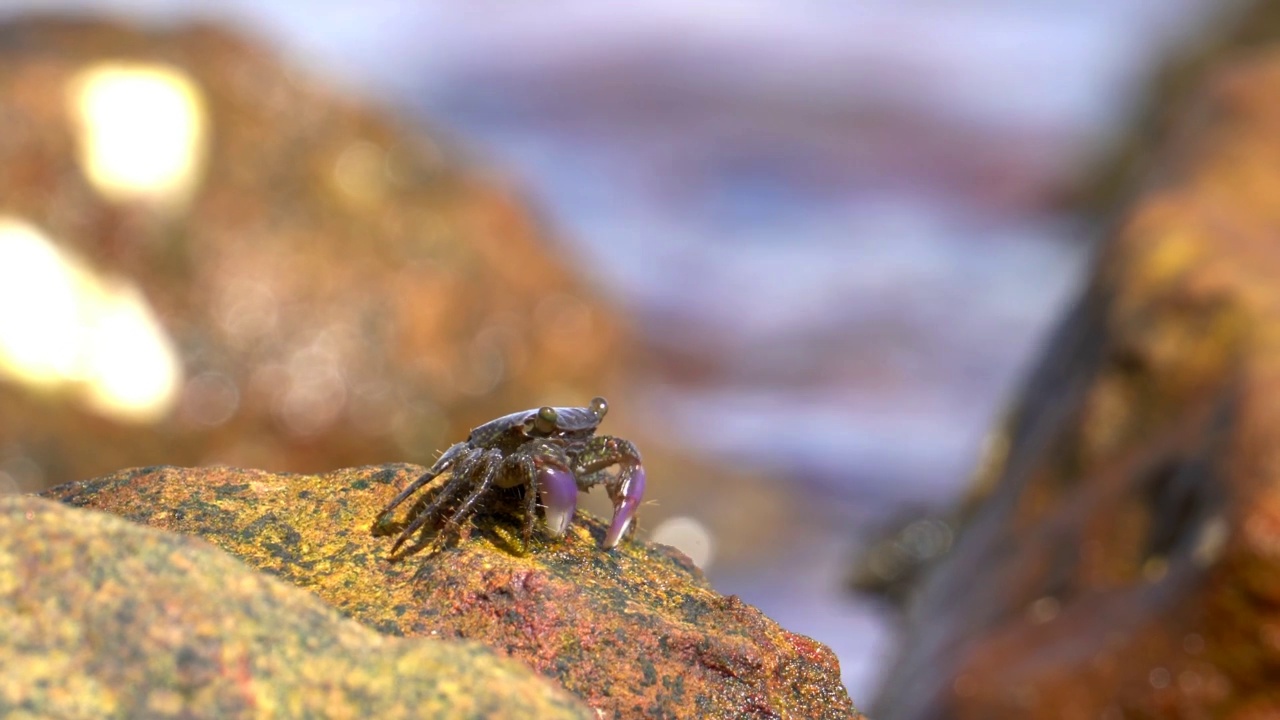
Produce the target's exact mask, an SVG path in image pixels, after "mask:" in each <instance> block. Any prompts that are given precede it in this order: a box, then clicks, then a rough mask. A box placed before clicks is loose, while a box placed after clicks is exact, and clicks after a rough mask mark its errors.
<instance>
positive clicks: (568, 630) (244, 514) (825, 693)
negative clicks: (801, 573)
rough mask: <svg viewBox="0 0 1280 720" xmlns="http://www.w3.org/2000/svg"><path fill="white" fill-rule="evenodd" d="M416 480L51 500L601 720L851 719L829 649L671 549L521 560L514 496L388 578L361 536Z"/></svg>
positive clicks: (375, 548)
mask: <svg viewBox="0 0 1280 720" xmlns="http://www.w3.org/2000/svg"><path fill="white" fill-rule="evenodd" d="M422 470H423V468H420V467H416V466H409V465H383V466H373V467H365V468H358V469H354V470H344V471H339V472H334V473H329V474H326V475H315V476H309V475H277V474H272V473H267V472H262V471H254V470H233V469H227V468H209V469H180V468H171V467H166V468H144V469H139V470H130V471H125V472H121V473H117V474H115V475H111V476H107V477H104V478H99V479H96V480H92V481H87V482H80V483H72V484H69V485H64V486H61V487H58V488H53V489H51V490H49V491H47V492H46V493H45V494H46V496H49V497H52V498H57V499H60V500H62V501H64V502H67V503H69V504H71V505H75V506H81V507H87V508H93V509H98V510H105V511H108V512H111V513H115V514H117V515H120V516H122V517H125V518H128V519H131V520H134V521H137V522H140V523H144V524H147V525H152V526H155V527H160V528H164V529H166V530H170V531H174V532H179V533H185V534H190V535H196V536H199V537H202V538H204V539H206V540H208V541H210V542H212V543H213V544H215V545H217V546H219V547H221V548H223V549H224V550H227V551H228V552H230V553H231V554H233V555H236V556H238V557H240V558H242V559H243V560H244V561H245V562H247V563H249V564H250V565H252V566H254V567H257V568H259V569H262V570H265V571H267V572H269V573H271V574H274V575H277V576H279V577H282V578H284V579H285V580H288V581H290V582H292V583H294V584H296V585H299V586H301V587H304V588H307V589H309V590H311V591H313V592H315V593H316V594H317V595H319V596H320V597H321V598H322V599H324V600H325V601H326V602H328V603H329V604H330V605H332V606H333V607H335V608H337V609H338V610H339V611H341V612H342V613H343V614H345V615H348V616H350V617H352V618H354V619H356V620H358V621H360V622H361V623H363V624H365V625H367V626H369V627H372V628H375V629H377V630H379V631H381V632H383V633H387V634H391V635H405V636H417V637H442V638H465V639H470V640H477V641H480V642H482V643H484V644H485V645H488V646H489V647H491V648H494V649H497V650H499V651H501V652H503V653H507V654H510V655H511V656H512V657H515V658H518V659H520V660H522V661H523V662H525V663H526V664H528V665H529V666H531V667H533V668H534V669H535V670H537V671H538V672H540V673H542V674H544V675H546V676H549V677H552V678H555V679H556V680H558V681H559V682H560V683H561V684H562V685H563V686H564V687H565V688H566V689H568V690H569V691H570V692H572V693H574V694H575V695H577V696H578V697H580V698H582V699H583V700H585V701H586V703H587V704H588V705H590V706H591V707H593V708H595V709H597V710H598V711H599V712H601V713H602V716H603V717H616V718H655V717H672V718H675V717H679V718H686V717H689V718H692V717H706V718H720V717H732V718H761V719H763V718H806V719H811V720H822V719H826V718H831V719H834V718H854V717H861V716H860V715H858V714H857V712H856V710H855V709H854V707H853V705H852V703H851V702H850V700H849V696H848V694H847V692H846V691H845V689H844V687H843V685H841V682H840V672H839V665H838V663H837V661H836V658H835V655H834V654H833V653H832V652H831V651H830V650H829V649H827V648H826V647H824V646H822V645H820V644H818V643H816V642H814V641H812V640H810V639H808V638H804V637H801V636H798V635H795V634H793V633H789V632H787V631H786V630H783V629H782V628H780V627H778V625H777V624H776V623H774V622H773V621H772V620H770V619H768V618H767V617H765V616H764V615H762V614H761V613H760V611H759V610H756V609H755V608H753V607H751V606H749V605H746V604H745V603H743V602H742V601H740V600H739V599H738V598H737V597H733V596H730V597H724V596H722V595H720V594H718V593H716V592H715V591H714V590H712V589H711V587H710V586H709V585H708V583H707V581H706V579H705V578H704V577H703V575H702V574H701V573H700V572H699V571H698V570H697V569H696V568H695V567H693V565H692V564H691V563H690V562H689V561H688V559H687V558H685V557H684V556H683V555H681V554H680V553H679V552H677V551H675V550H673V549H671V548H667V547H665V546H662V545H647V544H643V543H639V542H631V541H624V542H623V543H622V544H621V545H620V546H619V547H618V548H616V549H615V550H612V551H604V550H601V549H600V547H599V546H600V540H601V538H602V537H603V535H604V532H605V529H606V528H605V525H604V524H603V523H601V522H600V521H598V520H596V519H595V518H591V517H584V516H583V514H582V513H579V517H578V519H577V521H575V523H574V524H573V525H571V526H570V529H569V532H568V535H567V536H566V538H565V539H564V540H563V541H551V540H546V539H544V538H543V537H542V536H541V535H540V534H539V535H537V536H535V541H534V546H533V548H531V551H530V552H528V553H527V554H522V553H521V550H520V547H519V546H520V542H521V540H520V536H521V523H520V521H519V516H518V514H517V513H518V512H519V507H520V506H521V503H520V502H519V501H518V498H511V499H513V500H515V502H513V503H511V505H512V506H511V507H506V506H505V505H502V504H499V505H498V506H491V507H490V508H489V509H488V510H489V511H488V512H484V513H482V514H480V515H478V516H477V517H476V520H475V523H476V524H475V527H474V528H473V529H472V531H471V532H470V533H469V537H467V538H465V539H463V540H462V541H460V542H459V543H457V544H456V545H453V546H449V547H446V548H444V549H443V550H441V551H439V552H437V553H435V554H433V555H427V554H418V555H413V556H410V557H409V558H407V559H406V560H404V561H403V562H400V563H396V564H389V563H388V562H387V561H386V559H385V558H386V554H387V552H388V550H389V549H390V545H391V543H390V542H389V541H388V540H386V539H384V538H374V537H373V536H372V535H370V534H369V531H368V530H369V524H370V523H371V522H372V520H373V518H374V516H375V515H376V514H377V512H378V511H379V510H380V509H381V508H382V506H383V505H385V504H386V502H387V501H388V500H389V499H390V498H391V497H392V496H393V495H394V494H395V493H396V492H397V491H398V489H399V488H400V487H403V486H404V485H405V484H406V483H408V482H409V481H410V480H412V479H413V478H414V477H416V475H417V474H418V473H421V472H422Z"/></svg>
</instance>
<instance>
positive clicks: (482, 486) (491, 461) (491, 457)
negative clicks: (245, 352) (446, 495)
mask: <svg viewBox="0 0 1280 720" xmlns="http://www.w3.org/2000/svg"><path fill="white" fill-rule="evenodd" d="M479 463H480V467H481V471H480V472H481V475H480V482H478V483H476V486H475V489H473V490H472V491H471V494H470V495H467V497H466V499H465V500H463V501H462V502H461V503H459V504H458V507H457V508H456V509H455V510H454V511H453V515H450V516H449V520H448V525H449V527H450V528H452V529H456V528H457V527H458V526H459V525H460V524H461V523H462V518H464V517H466V515H467V513H468V512H470V511H471V508H472V506H474V505H475V504H476V501H477V500H479V499H480V496H481V495H484V493H485V491H486V490H488V489H489V488H490V487H492V486H493V479H494V478H495V477H497V475H498V470H499V469H500V468H501V467H502V452H501V451H499V450H490V451H488V452H486V453H485V454H484V455H482V456H481V457H480V460H479Z"/></svg>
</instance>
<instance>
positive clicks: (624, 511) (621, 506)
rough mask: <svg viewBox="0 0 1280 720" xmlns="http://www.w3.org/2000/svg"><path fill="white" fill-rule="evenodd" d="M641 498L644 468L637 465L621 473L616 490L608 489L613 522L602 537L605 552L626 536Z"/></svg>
mask: <svg viewBox="0 0 1280 720" xmlns="http://www.w3.org/2000/svg"><path fill="white" fill-rule="evenodd" d="M643 496H644V466H643V465H640V464H638V463H637V464H636V465H633V466H631V468H630V472H627V471H624V472H623V474H622V477H621V481H620V482H619V483H618V486H617V489H616V490H615V489H614V488H612V487H610V488H609V497H610V499H612V500H613V522H612V523H610V524H609V532H608V533H607V534H606V535H605V536H604V547H605V549H606V550H607V549H609V548H612V547H614V546H616V545H617V544H618V541H619V540H621V539H622V536H623V535H626V534H627V529H628V528H630V527H631V521H632V520H634V519H635V517H636V510H637V509H638V508H639V507H640V498H642V497H643Z"/></svg>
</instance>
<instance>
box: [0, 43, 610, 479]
mask: <svg viewBox="0 0 1280 720" xmlns="http://www.w3.org/2000/svg"><path fill="white" fill-rule="evenodd" d="M183 91H184V92H183ZM184 108H185V109H186V110H188V111H190V112H189V113H187V114H184V112H183V109H184ZM130 113H132V114H130ZM187 115H190V119H191V122H189V123H186V124H184V122H183V118H185V117H187ZM159 120H167V121H168V122H167V123H160V124H158V125H156V126H154V127H153V126H151V125H149V124H147V123H150V122H158V121H159ZM0 124H2V125H3V131H2V132H0V198H3V207H2V208H0V279H3V280H4V281H5V282H4V283H3V285H0V300H3V301H4V312H5V313H20V314H21V318H22V320H23V321H22V322H18V321H16V318H15V319H14V320H15V321H11V322H5V323H0V481H4V480H5V479H16V480H17V484H18V486H19V489H22V490H31V491H35V490H39V489H42V488H44V487H48V486H51V485H54V484H57V483H61V482H66V481H69V480H79V479H84V478H89V477H94V476H97V475H101V474H103V473H107V472H113V471H115V470H118V469H120V468H124V467H135V466H139V465H148V464H154V463H159V462H166V463H176V464H181V465H202V464H209V463H227V464H234V465H243V466H251V467H262V468H272V469H279V470H292V471H314V470H319V469H328V468H333V467H344V466H350V465H360V464H363V463H370V462H381V461H383V460H385V459H387V458H397V459H404V460H407V461H413V462H427V461H430V460H431V459H432V455H431V453H432V452H433V451H434V450H435V448H437V447H439V446H441V445H443V444H446V441H447V440H448V439H450V438H453V437H455V436H457V435H460V434H461V435H465V434H466V431H467V430H468V429H469V428H471V427H472V426H474V425H475V424H477V423H480V422H483V421H485V420H488V419H489V418H491V417H494V416H496V415H500V414H503V413H505V412H510V409H511V408H513V407H530V406H537V405H538V404H540V403H542V402H544V401H546V402H548V403H549V404H566V403H567V402H572V401H585V400H586V399H588V398H590V397H592V396H593V395H598V394H606V395H608V394H610V392H611V387H610V383H609V381H608V376H609V375H610V374H612V373H613V372H614V371H615V369H616V368H618V367H619V360H620V359H622V358H625V357H626V343H625V341H624V340H623V339H622V333H621V331H620V329H619V321H618V320H617V318H616V317H615V315H614V313H613V312H612V310H611V309H610V308H608V307H607V306H606V305H604V304H603V303H602V302H600V300H599V298H598V296H597V295H596V294H595V293H594V291H593V290H592V289H591V288H590V287H589V286H588V285H587V283H586V282H585V281H584V279H583V277H582V276H581V274H580V273H579V272H578V271H577V270H576V269H574V268H573V267H571V265H570V263H568V262H566V261H565V258H564V254H563V253H561V252H559V251H558V250H559V248H558V247H557V245H556V244H555V243H554V242H553V240H552V239H550V238H549V237H548V236H547V233H545V232H544V229H543V227H542V224H541V223H540V222H539V221H538V218H537V217H536V215H535V214H534V213H533V212H531V211H530V210H529V209H528V208H527V206H526V205H525V203H524V202H523V201H522V199H521V198H520V197H519V196H518V194H517V193H516V192H515V191H514V189H513V188H511V187H510V186H508V185H506V184H504V183H503V182H502V180H501V178H500V176H499V175H498V174H497V173H494V172H491V171H490V170H488V169H486V168H480V167H477V166H475V165H474V163H473V162H471V161H469V160H466V159H464V158H462V157H461V155H460V153H458V152H457V151H456V150H455V149H454V148H452V147H451V146H450V145H449V144H448V143H446V142H443V141H442V140H441V139H439V138H436V137H433V136H432V135H430V134H428V133H427V132H426V131H424V130H422V129H420V128H409V127H407V126H406V125H405V124H404V123H401V122H398V121H397V120H396V119H395V118H394V117H393V116H392V114H391V113H389V112H385V111H381V110H378V109H376V108H374V107H372V106H371V105H370V104H369V103H366V102H363V101H362V100H360V99H358V98H354V97H350V96H348V95H344V94H343V93H341V92H339V91H337V90H335V89H334V88H331V87H327V86H325V85H324V83H323V82H322V81H320V80H319V79H317V78H313V77H309V76H308V75H307V74H306V73H304V72H300V71H298V69H297V68H293V67H289V66H288V65H287V64H286V63H283V62H281V60H280V59H279V58H278V57H277V56H276V55H275V53H273V52H272V51H271V50H270V49H268V48H267V47H265V46H264V45H263V44H261V43H258V42H254V41H252V40H249V39H246V38H244V37H242V36H239V35H237V34H235V33H233V32H229V31H227V30H224V29H221V28H218V27H216V26H213V25H193V26H173V27H166V28H164V29H160V30H148V29H144V28H139V27H135V26H131V25H126V24H118V23H112V22H106V21H96V20H73V19H69V18H21V19H15V20H10V21H7V22H3V23H0ZM142 128H145V130H144V129H142ZM131 129H132V132H131ZM145 133H150V134H149V135H146V134H145ZM183 138H186V139H187V142H185V143H184V142H179V140H181V139H183ZM130 143H132V145H131V144H130ZM93 148H96V150H93ZM144 151H145V152H144ZM112 158H114V159H116V160H123V161H126V162H124V163H123V164H124V167H123V168H117V171H116V174H115V175H112V174H111V172H108V171H105V170H102V169H101V168H102V167H111V164H110V162H107V161H109V160H111V159H112ZM186 167H190V173H188V174H178V173H177V172H176V169H177V168H186ZM147 169H154V170H155V172H154V173H153V175H154V177H152V176H151V175H147V173H146V170H147ZM129 171H132V172H133V173H134V174H135V175H132V176H131V175H129ZM161 171H166V172H161ZM168 171H173V172H168ZM137 175H141V176H142V177H137ZM170 175H173V176H174V177H172V178H170V177H169V176H170ZM112 178H114V180H113V179H112ZM148 179H150V180H153V181H154V182H152V183H151V184H145V183H143V182H141V181H143V180H148ZM125 180H127V181H131V182H132V184H126V188H130V189H128V191H127V192H122V191H120V190H119V187H120V182H121V181H125ZM178 180H182V182H178ZM162 181H165V182H162ZM15 222H20V223H22V224H24V226H29V227H30V228H32V229H34V231H36V233H37V237H42V238H43V241H42V242H41V243H36V245H38V246H39V247H37V248H33V247H28V246H30V245H32V243H30V242H27V243H25V244H19V243H17V242H10V238H11V237H12V236H13V235H12V234H9V235H6V231H12V230H13V224H14V223H15ZM28 235H29V234H28ZM15 248H16V251H15ZM19 251H21V252H19ZM53 258H58V259H60V260H66V261H67V262H73V263H74V265H75V267H76V268H78V271H77V272H72V271H70V270H66V269H65V267H64V263H61V262H59V263H55V262H53ZM59 268H61V269H59ZM6 273H12V274H6ZM86 278H91V279H92V281H91V282H90V281H88V280H86ZM23 281H31V282H30V283H29V284H25V285H24V284H23ZM90 288H92V291H91V290H90ZM102 295H109V296H110V298H111V301H110V302H108V301H105V300H104V298H103V297H101V296H102ZM142 308H147V309H149V312H143V311H142ZM33 327H34V328H36V329H38V331H36V330H33V329H32V328H33ZM173 365H176V366H177V367H176V368H175V367H173ZM175 372H176V375H175V374H174V373H175ZM144 390H145V392H143V391H144ZM6 476H7V478H6ZM0 489H2V488H0Z"/></svg>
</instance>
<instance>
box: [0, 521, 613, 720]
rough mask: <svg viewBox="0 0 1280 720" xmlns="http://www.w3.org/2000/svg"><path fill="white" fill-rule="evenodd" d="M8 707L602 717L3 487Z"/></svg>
mask: <svg viewBox="0 0 1280 720" xmlns="http://www.w3.org/2000/svg"><path fill="white" fill-rule="evenodd" d="M0 628H3V631H2V632H0V667H2V668H4V671H3V673H0V716H4V717H67V718H70V717H95V718H105V717H119V718H136V717H190V718H234V717H268V716H271V717H303V716H306V717H333V718H338V717H349V718H417V717H450V718H531V719H532V718H595V717H596V715H595V713H592V712H590V711H588V710H587V708H586V707H584V706H583V705H582V704H581V703H580V702H578V701H577V700H576V699H575V698H573V697H571V696H570V695H568V694H567V693H565V692H564V691H563V690H561V689H559V688H556V687H554V685H553V684H552V683H549V682H547V681H546V680H545V679H544V678H541V677H538V676H537V675H535V674H534V673H532V672H530V671H529V670H528V668H526V667H524V666H522V665H520V664H519V663H516V662H512V661H511V660H508V659H506V658H501V657H498V656H496V655H494V654H493V653H492V652H490V651H489V650H488V649H486V648H484V647H482V646H480V645H478V644H475V643H461V642H454V643H442V642H428V641H422V640H409V639H401V638H388V637H386V636H383V635H379V634H378V633H376V632H373V631H372V630H369V629H368V628H365V627H363V626H361V625H360V624H358V623H355V622H352V621H351V620H349V619H346V618H343V617H341V616H340V615H339V614H338V613H337V612H335V611H334V610H333V609H332V608H330V607H328V606H326V605H325V604H324V603H322V602H320V601H319V600H318V599H316V597H315V596H314V595H311V594H309V593H306V592H303V591H301V590H299V589H297V588H295V587H291V586H289V585H288V584H286V583H283V582H280V581H278V580H276V579H275V578H272V577H270V576H268V575H265V574H262V573H258V572H255V571H253V570H252V569H251V568H248V567H246V566H245V565H244V563H242V562H240V561H239V560H236V559H235V558H232V557H230V556H229V555H227V554H226V553H224V552H222V551H220V550H218V549H217V548H214V547H211V546H209V545H208V544H207V543H205V542H203V541H200V540H197V539H194V538H187V537H179V536H176V535H172V534H169V533H164V532H158V531H156V530H153V529H149V528H144V527H140V526H138V525H134V524H132V523H128V522H125V521H123V520H121V519H120V518H117V517H112V516H110V515H106V514H103V513H97V512H89V511H86V510H76V509H72V508H68V507H66V506H64V505H60V504H58V503H53V502H49V501H47V500H42V499H39V498H34V497H30V496H6V497H0Z"/></svg>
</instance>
